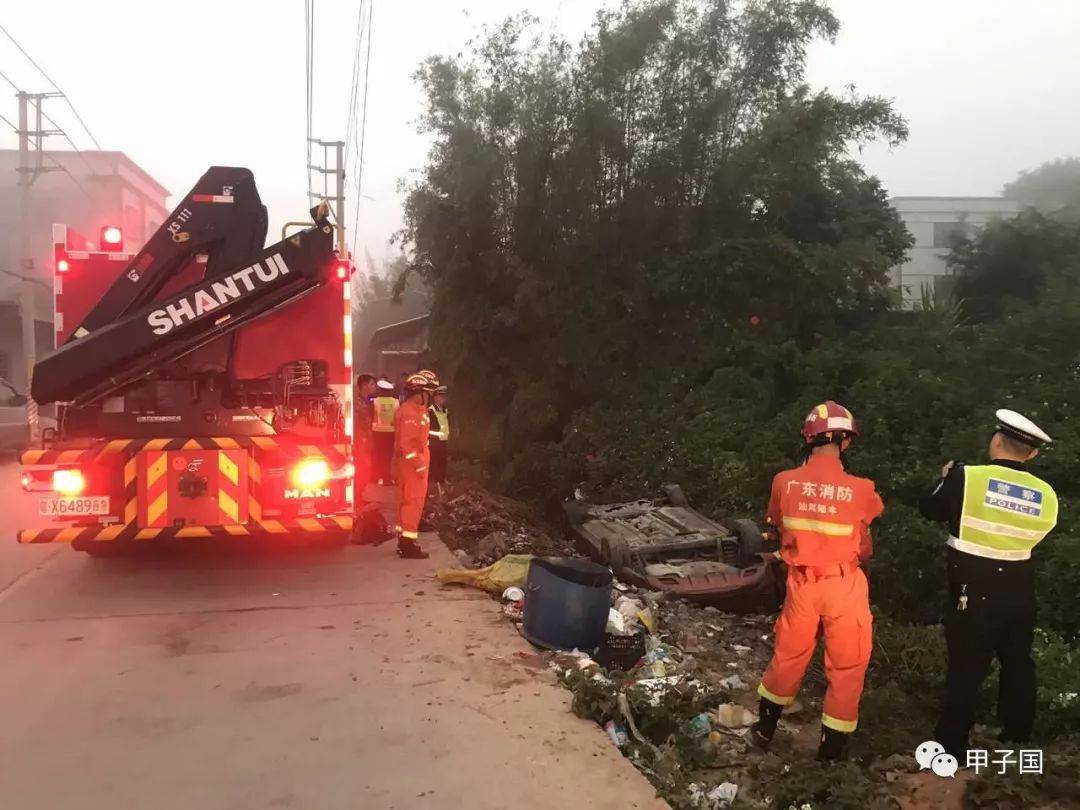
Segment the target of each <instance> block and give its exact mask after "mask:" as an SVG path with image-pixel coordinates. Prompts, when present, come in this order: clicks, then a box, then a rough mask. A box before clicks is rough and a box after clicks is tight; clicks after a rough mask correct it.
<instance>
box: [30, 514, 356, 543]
mask: <svg viewBox="0 0 1080 810" xmlns="http://www.w3.org/2000/svg"><path fill="white" fill-rule="evenodd" d="M352 525H353V518H352V516H351V515H336V516H334V517H318V518H297V519H295V520H252V521H249V522H248V523H244V524H236V525H225V526H182V527H177V526H161V527H157V526H155V527H149V528H145V529H140V528H139V527H138V525H137V524H132V523H129V524H125V525H116V526H76V527H73V528H69V529H23V530H22V531H20V532H19V542H20V543H74V542H88V541H91V540H97V541H106V542H126V541H133V540H138V541H142V540H169V539H173V538H178V539H185V538H199V537H259V536H263V537H268V536H270V535H285V534H307V535H310V534H336V533H342V532H348V531H350V530H351V529H352Z"/></svg>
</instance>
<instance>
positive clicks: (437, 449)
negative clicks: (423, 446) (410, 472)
mask: <svg viewBox="0 0 1080 810" xmlns="http://www.w3.org/2000/svg"><path fill="white" fill-rule="evenodd" d="M428 449H429V450H430V451H431V474H430V475H428V483H430V484H441V483H443V482H444V481H446V442H444V441H442V440H440V439H432V440H431V442H430V443H429V444H428Z"/></svg>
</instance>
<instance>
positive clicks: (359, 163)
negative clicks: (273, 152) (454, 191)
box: [353, 0, 375, 247]
mask: <svg viewBox="0 0 1080 810" xmlns="http://www.w3.org/2000/svg"><path fill="white" fill-rule="evenodd" d="M374 6H375V0H368V20H367V54H366V56H365V58H364V104H363V111H362V112H361V114H360V128H359V135H360V143H359V144H358V146H357V150H356V204H355V205H354V206H353V208H354V209H355V211H354V213H353V244H354V245H356V246H357V247H359V245H357V242H356V237H357V230H358V229H359V227H360V182H361V180H362V179H363V176H364V144H365V142H366V140H367V103H368V76H369V75H370V74H371V33H372V27H371V21H372V10H373V8H374Z"/></svg>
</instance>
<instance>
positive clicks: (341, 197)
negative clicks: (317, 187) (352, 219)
mask: <svg viewBox="0 0 1080 810" xmlns="http://www.w3.org/2000/svg"><path fill="white" fill-rule="evenodd" d="M311 142H312V143H313V144H315V145H316V146H321V147H322V150H323V165H322V166H315V165H312V164H309V165H308V170H309V171H315V172H318V173H319V174H321V175H322V176H323V193H322V194H319V193H317V192H314V191H312V190H311V189H310V188H309V189H308V200H311V201H316V202H317V201H319V200H329V201H330V202H331V203H333V204H334V219H336V220H337V226H338V227H337V235H338V254H339V255H340V256H342V257H343V258H344V257H347V256H348V255H349V254H348V248H347V247H346V245H345V141H320V140H319V139H318V138H312V139H311ZM331 150H333V156H334V167H333V168H330V167H329V166H327V165H326V164H327V163H329V161H330V155H331ZM330 175H333V176H334V190H335V193H334V194H333V195H331V194H330V193H329V189H328V187H327V180H328V178H329V176H330Z"/></svg>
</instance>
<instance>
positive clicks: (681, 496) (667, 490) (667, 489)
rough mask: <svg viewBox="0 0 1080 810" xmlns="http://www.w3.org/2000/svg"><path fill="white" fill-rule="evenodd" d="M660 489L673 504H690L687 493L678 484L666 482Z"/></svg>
mask: <svg viewBox="0 0 1080 810" xmlns="http://www.w3.org/2000/svg"><path fill="white" fill-rule="evenodd" d="M660 491H661V492H663V493H664V497H665V498H667V502H668V503H669V504H671V505H672V506H689V505H690V501H689V500H688V499H687V497H686V493H685V492H683V488H682V487H680V486H679V485H678V484H664V485H663V486H662V487H660Z"/></svg>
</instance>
